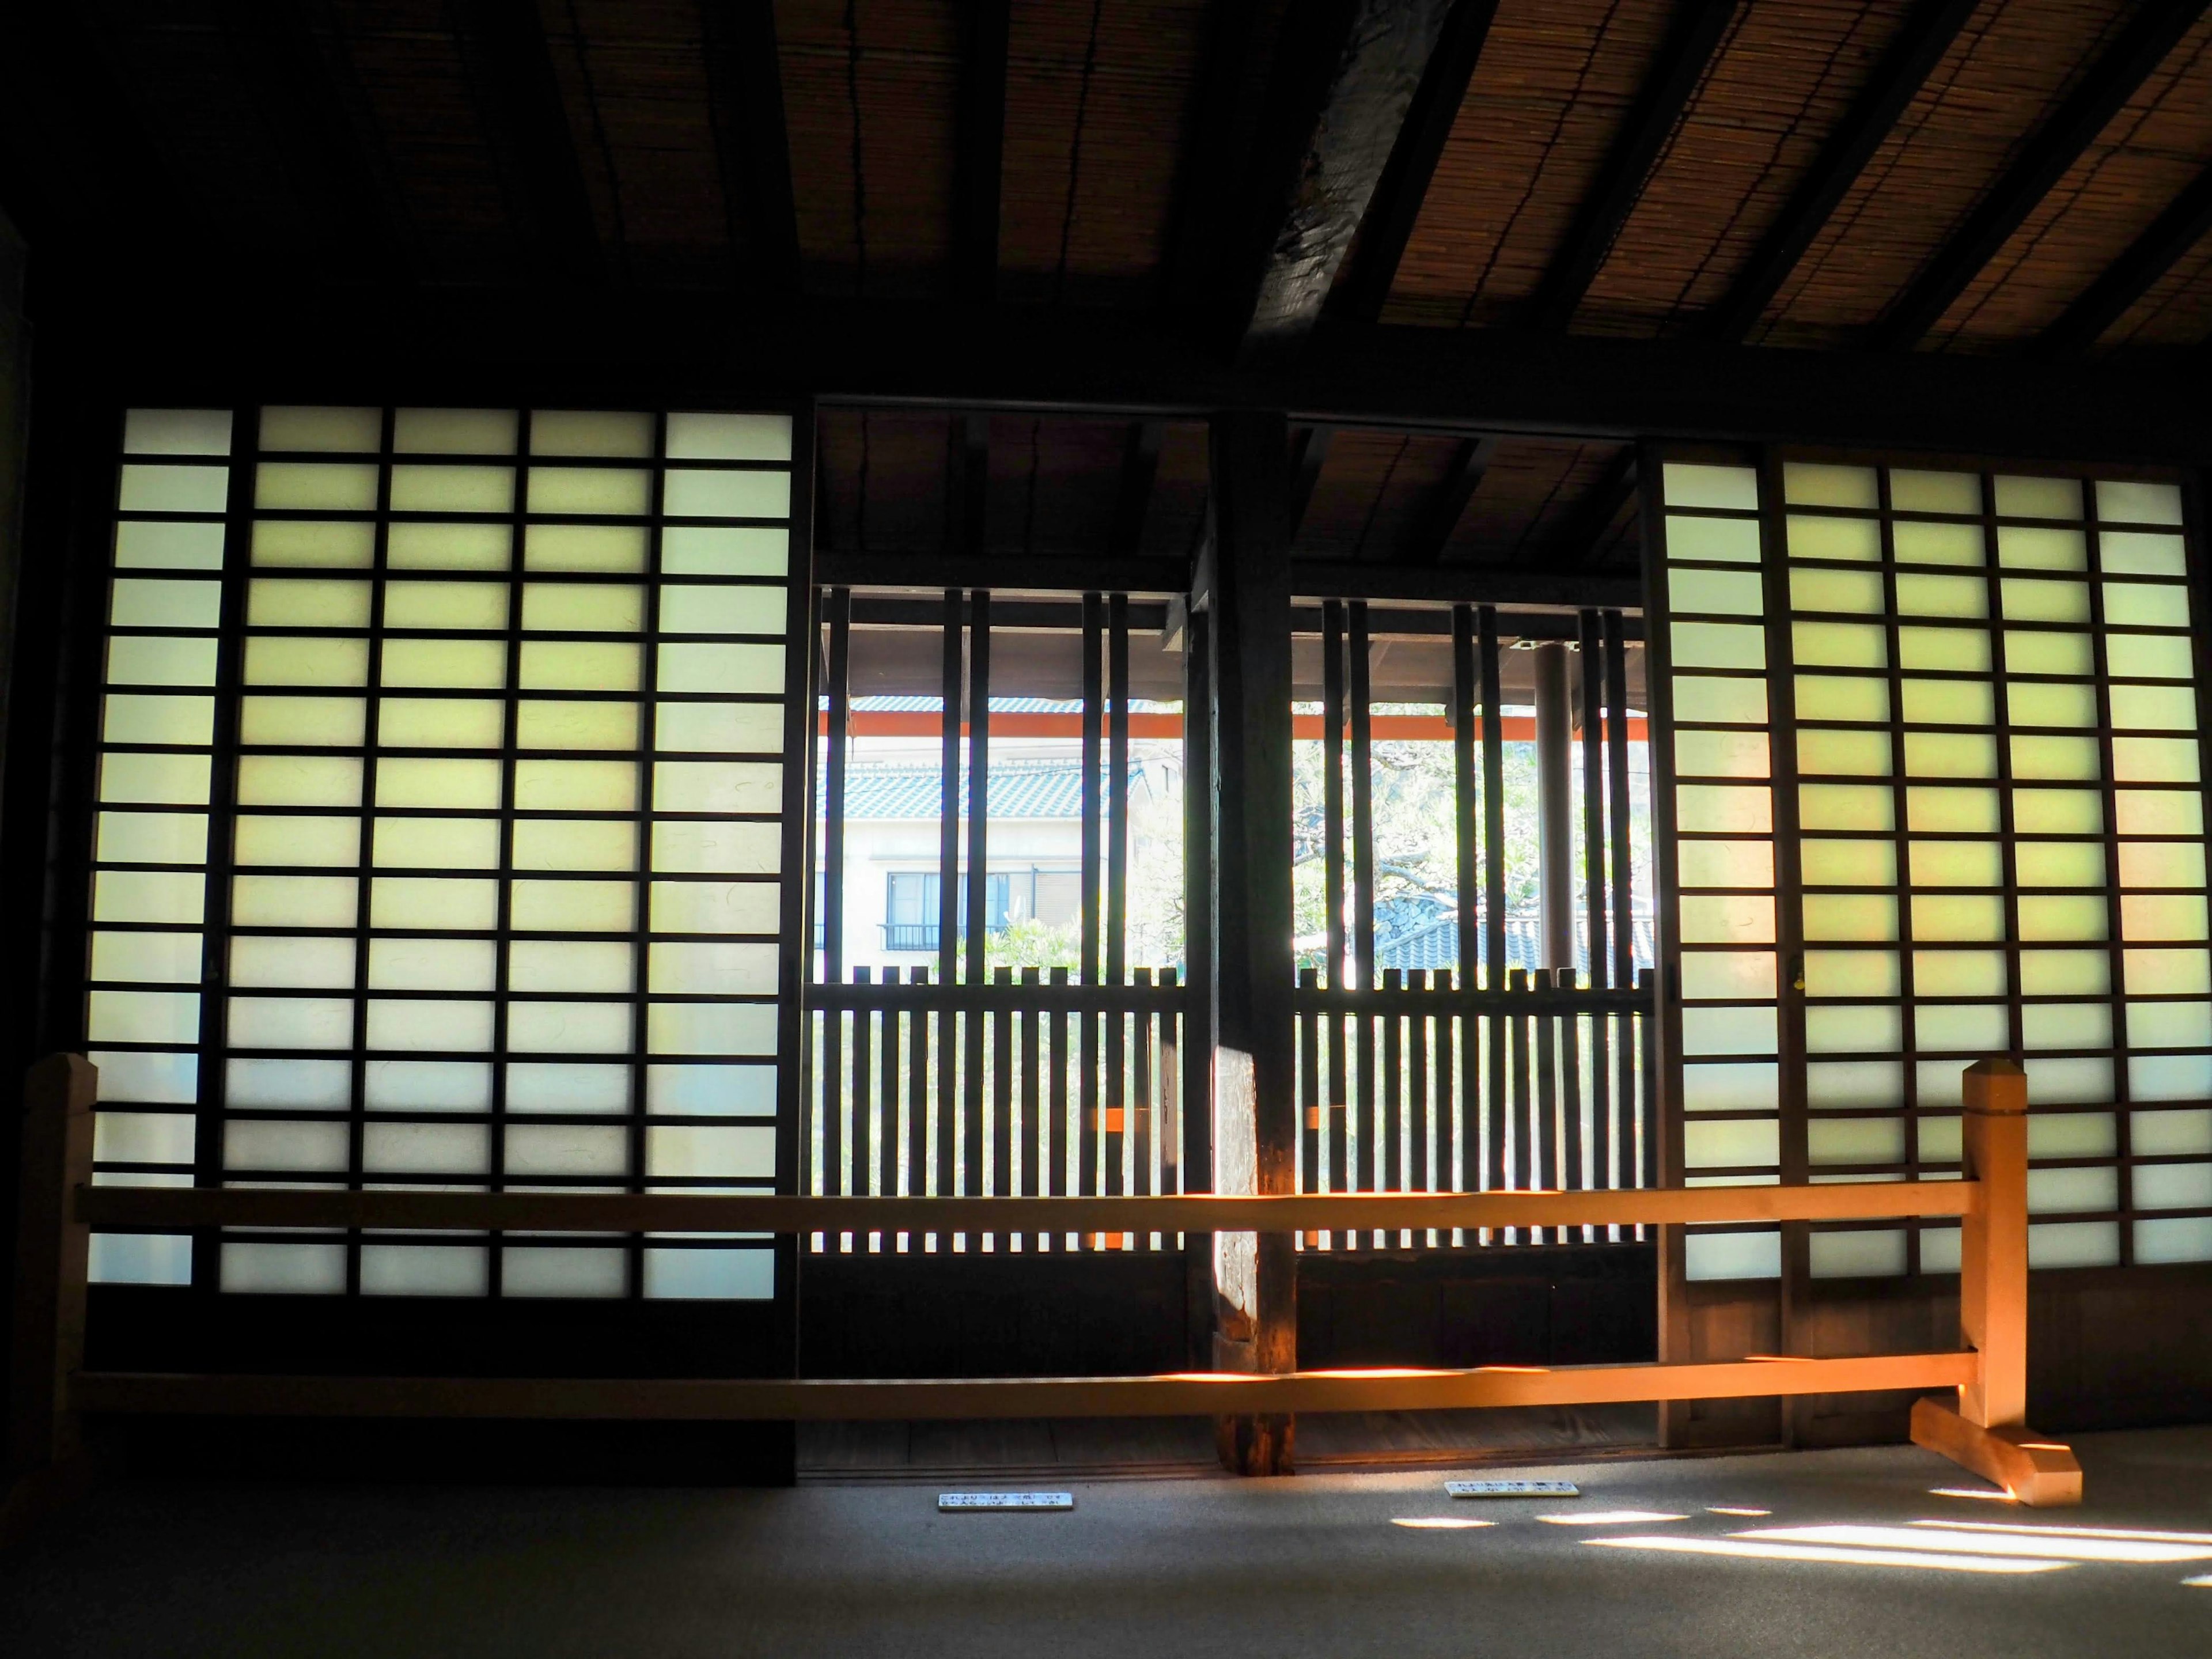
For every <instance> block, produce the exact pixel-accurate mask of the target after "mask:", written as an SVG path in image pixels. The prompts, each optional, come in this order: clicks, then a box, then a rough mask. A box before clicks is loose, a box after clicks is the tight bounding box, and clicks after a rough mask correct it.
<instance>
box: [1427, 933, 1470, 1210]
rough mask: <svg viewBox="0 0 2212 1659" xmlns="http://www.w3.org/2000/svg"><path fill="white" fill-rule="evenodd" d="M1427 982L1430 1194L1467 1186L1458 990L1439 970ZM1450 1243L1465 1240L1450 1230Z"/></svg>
mask: <svg viewBox="0 0 2212 1659" xmlns="http://www.w3.org/2000/svg"><path fill="white" fill-rule="evenodd" d="M1429 983H1430V985H1431V987H1432V994H1433V995H1434V996H1435V999H1436V1005H1437V1063H1436V1073H1435V1075H1436V1080H1437V1083H1436V1087H1437V1108H1436V1162H1435V1164H1433V1166H1432V1167H1431V1176H1430V1180H1429V1190H1430V1191H1431V1192H1442V1193H1449V1192H1458V1191H1461V1190H1462V1188H1464V1187H1465V1185H1466V1182H1465V1181H1464V1180H1463V1179H1462V1176H1461V1175H1460V1167H1461V1166H1460V1157H1461V1152H1460V1133H1461V1131H1460V1123H1461V1118H1460V1103H1459V1091H1458V1089H1457V1088H1456V1087H1455V1085H1456V1083H1457V1081H1458V1079H1459V1066H1458V1064H1457V1056H1456V1054H1455V1052H1454V1050H1455V1048H1456V1046H1457V1042H1456V1039H1457V1037H1458V1036H1459V1030H1458V1028H1459V1015H1458V1013H1457V1012H1456V1006H1457V1005H1456V999H1457V996H1458V993H1459V987H1457V986H1456V985H1455V983H1454V982H1453V976H1452V971H1451V969H1449V968H1440V969H1437V971H1436V972H1435V973H1434V974H1432V975H1430V979H1429ZM1447 1242H1449V1243H1451V1244H1454V1245H1459V1244H1463V1243H1466V1242H1467V1241H1466V1239H1465V1237H1463V1236H1462V1231H1461V1230H1460V1229H1458V1228H1456V1227H1455V1228H1454V1229H1452V1231H1451V1236H1450V1238H1449V1241H1447Z"/></svg>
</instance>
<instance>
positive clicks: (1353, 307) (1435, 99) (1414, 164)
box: [1329, 0, 1498, 323]
mask: <svg viewBox="0 0 2212 1659" xmlns="http://www.w3.org/2000/svg"><path fill="white" fill-rule="evenodd" d="M1497 15H1498V0H1457V3H1456V4H1455V5H1454V6H1453V7H1452V9H1451V13H1450V15H1449V16H1448V17H1446V18H1445V19H1444V26H1443V33H1442V34H1441V35H1440V36H1439V37H1438V38H1437V49H1436V51H1435V52H1434V53H1433V54H1431V57H1430V58H1429V66H1428V68H1427V70H1425V71H1424V72H1423V74H1422V76H1421V84H1420V87H1419V89H1418V90H1417V91H1415V93H1414V94H1413V104H1412V106H1411V107H1409V108H1408V109H1407V112H1406V118H1405V123H1404V125H1401V127H1400V128H1399V130H1398V142H1397V143H1395V145H1393V146H1392V147H1391V150H1390V160H1389V164H1388V165H1387V166H1385V167H1383V177H1382V179H1381V180H1380V181H1379V182H1377V184H1376V186H1375V195H1374V197H1373V199H1372V200H1370V202H1369V203H1368V204H1367V216H1366V217H1365V218H1364V219H1363V220H1362V221H1361V222H1360V225H1359V240H1358V243H1357V244H1356V245H1355V246H1354V247H1353V249H1352V257H1351V259H1350V261H1349V262H1348V264H1346V269H1345V271H1344V274H1343V275H1342V276H1340V277H1339V278H1338V279H1337V284H1336V291H1335V293H1334V295H1332V296H1331V298H1330V301H1329V308H1330V310H1331V312H1332V313H1334V314H1335V315H1338V316H1341V317H1344V318H1346V319H1347V320H1350V321H1352V322H1362V323H1371V322H1373V321H1374V320H1375V319H1376V318H1378V317H1380V316H1381V315H1382V314H1383V301H1386V300H1387V299H1389V296H1390V285H1391V283H1393V282H1395V281H1396V280H1397V276H1398V264H1399V261H1401V259H1403V258H1405V257H1406V244H1407V241H1408V240H1411V238H1412V236H1413V224H1414V222H1415V221H1416V220H1417V219H1419V217H1420V212H1421V204H1422V203H1423V202H1424V201H1425V200H1426V199H1427V198H1428V194H1429V182H1430V180H1431V179H1434V178H1435V177H1436V172H1437V161H1438V159H1439V158H1440V157H1441V156H1442V155H1443V153H1444V145H1445V143H1447V142H1448V141H1449V139H1450V137H1451V131H1452V124H1453V123H1454V122H1455V121H1456V120H1457V119H1458V118H1459V110H1460V106H1461V105H1462V104H1463V103H1465V102H1466V101H1467V88H1468V82H1470V81H1471V80H1473V79H1474V66H1475V64H1477V63H1478V62H1480V60H1481V58H1482V46H1483V42H1484V41H1485V40H1487V39H1488V38H1489V36H1490V25H1491V21H1492V19H1493V18H1495V17H1496V16H1497Z"/></svg>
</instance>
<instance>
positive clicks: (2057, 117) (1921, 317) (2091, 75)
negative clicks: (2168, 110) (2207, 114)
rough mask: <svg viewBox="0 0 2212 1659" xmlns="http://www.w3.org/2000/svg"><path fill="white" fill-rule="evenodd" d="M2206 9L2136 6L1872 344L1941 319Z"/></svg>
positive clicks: (2194, 4) (2200, 5) (2167, 0)
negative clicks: (2135, 9)
mask: <svg viewBox="0 0 2212 1659" xmlns="http://www.w3.org/2000/svg"><path fill="white" fill-rule="evenodd" d="M2204 9H2205V0H2153V3H2151V4H2148V5H2146V6H2144V7H2143V8H2142V9H2141V10H2140V11H2138V12H2137V13H2136V15H2135V17H2134V18H2133V19H2132V20H2131V21H2130V22H2129V24H2128V26H2127V27H2125V28H2124V29H2123V30H2121V31H2120V33H2119V37H2118V39H2117V40H2114V41H2113V42H2112V45H2111V46H2108V47H2107V48H2106V50H2105V52H2104V55H2103V56H2102V57H2100V58H2098V59H2097V61H2096V63H2095V64H2093V65H2091V67H2090V69H2089V70H2088V72H2087V74H2085V75H2084V76H2082V77H2081V82H2080V83H2079V84H2078V85H2076V86H2075V88H2074V90H2073V91H2072V92H2071V93H2070V94H2068V96H2067V98H2066V100H2065V101H2064V102H2063V104H2061V105H2060V106H2058V109H2057V112H2055V113H2054V114H2053V115H2052V116H2051V118H2050V119H2049V120H2047V121H2045V123H2044V124H2043V125H2042V127H2041V128H2040V129H2039V130H2038V131H2037V132H2036V134H2035V136H2034V137H2032V138H2030V139H2029V140H2028V141H2027V146H2026V147H2025V148H2024V149H2022V150H2021V153H2020V155H2019V157H2018V158H2017V159H2016V160H2015V161H2014V162H2013V164H2012V165H2011V166H2010V167H2008V168H2007V169H2006V170H2005V172H2004V174H2003V176H2002V178H2000V179H1997V181H1996V183H1995V184H1994V185H1991V186H1990V190H1989V191H1988V193H1987V194H1986V195H1984V197H1982V198H1981V200H1980V201H1979V202H1978V204H1976V205H1975V207H1974V210H1973V211H1972V212H1971V213H1969V214H1968V215H1967V216H1966V220H1965V222H1963V223H1961V224H1960V226H1959V228H1957V229H1956V230H1954V231H1953V232H1952V233H1951V235H1950V237H1949V238H1948V240H1946V241H1945V242H1944V243H1943V245H1942V246H1941V247H1939V248H1937V249H1936V252H1934V253H1933V254H1932V255H1931V256H1930V257H1929V260H1928V263H1927V264H1924V265H1923V266H1922V267H1921V270H1920V274H1919V275H1918V276H1916V277H1914V278H1913V280H1912V282H1911V285H1910V286H1909V287H1907V288H1906V289H1905V291H1904V292H1903V293H1902V294H1900V295H1898V297H1897V298H1896V300H1895V301H1893V302H1892V303H1891V305H1890V307H1889V309H1888V310H1887V311H1886V312H1884V313H1882V315H1881V319H1880V320H1878V321H1877V322H1876V323H1875V325H1873V327H1872V328H1870V329H1869V331H1867V343H1868V344H1869V346H1871V347H1872V348H1873V349H1875V350H1877V351H1904V350H1907V349H1911V347H1912V346H1913V345H1915V344H1916V343H1918V341H1919V340H1920V338H1921V337H1922V336H1923V335H1924V334H1926V333H1927V332H1928V331H1929V329H1931V328H1933V327H1935V326H1936V324H1937V323H1939V322H1941V321H1942V318H1943V313H1946V312H1948V310H1950V308H1951V307H1952V304H1953V302H1954V301H1956V300H1957V299H1958V297H1959V296H1960V295H1961V294H1964V293H1965V292H1966V289H1967V286H1968V285H1969V284H1970V283H1972V281H1973V280H1974V278H1975V277H1976V276H1979V275H1980V274H1981V272H1982V270H1983V268H1984V266H1986V265H1987V264H1989V262H1990V260H1991V259H1993V258H1996V256H1997V252H1998V251H1999V250H2000V249H2002V247H2003V246H2004V245H2005V244H2006V243H2007V242H2008V241H2009V240H2011V239H2012V235H2013V233H2014V232H2015V231H2016V230H2018V229H2019V228H2021V225H2022V224H2024V223H2026V222H2027V216H2028V215H2029V214H2031V213H2033V212H2034V211H2035V208H2036V204H2038V203H2039V202H2041V201H2042V200H2043V198H2044V197H2045V196H2047V195H2049V194H2050V193H2051V189H2052V187H2053V186H2054V185H2057V183H2058V181H2059V180H2060V179H2062V178H2063V177H2065V175H2066V172H2067V170H2068V169H2069V167H2072V166H2073V165H2074V163H2075V161H2079V160H2080V159H2081V153H2082V152H2083V151H2084V150H2086V149H2088V147H2089V146H2090V145H2091V144H2092V143H2094V142H2095V140H2096V137H2097V135H2098V134H2099V133H2100V132H2102V131H2104V130H2105V127H2106V124H2108V123H2109V122H2110V121H2111V120H2112V118H2113V117H2114V116H2115V115H2118V113H2119V112H2120V110H2121V107H2122V106H2124V105H2125V104H2126V102H2127V101H2128V100H2129V99H2130V97H2132V96H2133V95H2134V94H2135V92H2136V88H2138V87H2140V86H2142V83H2143V82H2145V81H2146V80H2148V78H2149V77H2150V76H2151V74H2152V73H2153V72H2154V70H2156V69H2157V68H2158V66H2159V65H2160V64H2162V63H2164V62H2165V61H2166V54H2167V53H2168V52H2172V50H2173V48H2174V46H2176V45H2177V44H2179V41H2180V40H2181V38H2182V36H2184V35H2185V34H2186V33H2189V31H2190V30H2191V28H2193V27H2196V24H2197V19H2198V18H2199V17H2200V16H2202V15H2203V13H2204Z"/></svg>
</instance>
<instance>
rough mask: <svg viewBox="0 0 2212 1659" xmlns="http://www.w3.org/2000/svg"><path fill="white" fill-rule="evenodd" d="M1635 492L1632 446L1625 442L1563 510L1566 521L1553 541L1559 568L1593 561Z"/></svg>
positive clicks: (1577, 567) (1578, 567)
mask: <svg viewBox="0 0 2212 1659" xmlns="http://www.w3.org/2000/svg"><path fill="white" fill-rule="evenodd" d="M1635 494H1636V446H1635V445H1633V444H1625V445H1623V446H1622V447H1621V448H1620V451H1619V452H1618V453H1615V454H1614V456H1613V459H1611V460H1609V461H1607V463H1606V464H1605V471H1602V472H1601V473H1599V474H1598V475H1597V478H1596V480H1595V482H1594V483H1591V485H1590V486H1589V489H1585V490H1583V493H1582V495H1580V496H1578V497H1577V499H1576V501H1575V504H1574V506H1573V507H1570V508H1569V509H1568V511H1567V520H1566V524H1565V527H1564V528H1563V529H1561V531H1560V532H1559V536H1558V537H1557V538H1556V540H1555V545H1556V546H1557V547H1558V549H1559V555H1558V557H1557V559H1556V560H1555V561H1554V562H1555V563H1556V565H1557V566H1558V568H1560V569H1563V570H1581V569H1587V568H1589V566H1591V565H1593V564H1595V563H1596V562H1597V555H1598V549H1599V547H1600V545H1601V544H1602V543H1603V542H1604V540H1605V535H1606V532H1607V531H1608V530H1610V529H1612V528H1613V520H1615V519H1617V518H1619V517H1620V509H1621V508H1622V507H1626V506H1627V505H1628V502H1629V500H1630V498H1631V497H1632V496H1633V495H1635Z"/></svg>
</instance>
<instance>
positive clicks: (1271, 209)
mask: <svg viewBox="0 0 2212 1659" xmlns="http://www.w3.org/2000/svg"><path fill="white" fill-rule="evenodd" d="M1450 9H1451V8H1450V3H1449V0H1325V3H1316V4H1311V5H1305V6H1294V7H1291V9H1289V11H1288V13H1287V14H1286V15H1285V20H1284V23H1283V27H1282V32H1281V35H1280V37H1279V39H1278V40H1277V41H1276V45H1275V57H1274V63H1273V69H1272V70H1271V72H1270V75H1269V79H1268V87H1267V106H1266V112H1265V114H1264V115H1263V117H1262V120H1261V131H1260V137H1259V140H1258V142H1257V143H1256V144H1255V148H1254V151H1253V161H1252V168H1251V172H1250V173H1249V183H1248V185H1247V187H1246V192H1245V197H1244V201H1245V204H1246V206H1245V211H1246V212H1248V213H1249V214H1250V215H1251V217H1250V218H1249V220H1247V222H1246V224H1245V228H1244V232H1243V235H1242V236H1241V238H1239V239H1238V240H1237V241H1235V242H1232V243H1231V245H1230V249H1229V260H1228V264H1226V266H1225V269H1224V271H1223V276H1222V293H1223V295H1224V311H1225V319H1226V321H1227V324H1228V326H1229V329H1230V331H1231V336H1230V337H1231V338H1233V339H1234V340H1236V342H1237V349H1238V350H1239V351H1240V352H1242V353H1243V354H1246V355H1252V354H1261V355H1264V354H1267V353H1278V352H1282V351H1285V350H1289V349H1294V348H1295V347H1297V345H1299V344H1300V343H1303V342H1304V339H1305V337H1306V336H1307V335H1308V334H1309V333H1310V332H1311V331H1312V329H1313V326H1314V325H1315V324H1316V322H1318V321H1319V320H1320V319H1321V314H1322V307H1323V306H1324V304H1326V303H1327V301H1328V294H1329V289H1331V288H1332V287H1333V286H1334V284H1335V282H1336V273H1337V269H1338V267H1339V266H1340V265H1341V264H1343V263H1344V258H1345V255H1346V253H1347V252H1350V250H1351V247H1352V239H1353V237H1354V235H1355V234H1357V233H1358V229H1359V222H1360V221H1361V219H1363V218H1364V216H1366V212H1367V204H1368V202H1369V200H1370V198H1371V197H1373V196H1374V193H1375V187H1376V184H1377V182H1378V181H1379V180H1380V179H1382V176H1383V168H1384V167H1386V166H1387V165H1388V164H1389V160H1390V153H1391V151H1392V149H1393V148H1394V147H1395V145H1396V143H1397V142H1398V135H1399V132H1400V130H1401V128H1402V127H1403V125H1405V120H1406V114H1407V110H1408V109H1409V108H1411V107H1412V105H1413V94H1414V93H1415V91H1416V90H1417V89H1418V88H1419V86H1420V82H1421V76H1422V74H1423V72H1424V71H1425V70H1426V69H1427V67H1428V64H1429V59H1430V57H1431V54H1432V53H1433V52H1434V51H1435V48H1436V46H1437V40H1438V39H1439V37H1440V36H1441V35H1442V33H1443V26H1444V20H1445V18H1446V17H1447V16H1448V15H1449V13H1450Z"/></svg>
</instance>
